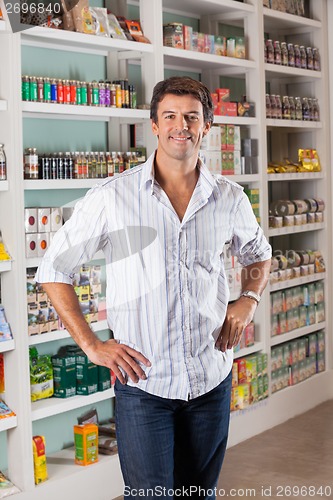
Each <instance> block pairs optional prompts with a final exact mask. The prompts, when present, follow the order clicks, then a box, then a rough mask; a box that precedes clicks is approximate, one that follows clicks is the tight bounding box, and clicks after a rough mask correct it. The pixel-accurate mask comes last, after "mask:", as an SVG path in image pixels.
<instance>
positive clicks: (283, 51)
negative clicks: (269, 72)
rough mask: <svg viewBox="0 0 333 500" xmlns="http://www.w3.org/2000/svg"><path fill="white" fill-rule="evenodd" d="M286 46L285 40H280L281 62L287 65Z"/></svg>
mask: <svg viewBox="0 0 333 500" xmlns="http://www.w3.org/2000/svg"><path fill="white" fill-rule="evenodd" d="M288 61H289V59H288V47H287V43H286V42H281V64H282V66H288V64H289V62H288Z"/></svg>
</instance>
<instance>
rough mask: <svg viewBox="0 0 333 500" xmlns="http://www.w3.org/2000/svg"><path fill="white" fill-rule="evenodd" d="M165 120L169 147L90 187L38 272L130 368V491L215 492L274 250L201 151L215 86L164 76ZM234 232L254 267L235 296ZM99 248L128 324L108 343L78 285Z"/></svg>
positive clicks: (111, 311)
mask: <svg viewBox="0 0 333 500" xmlns="http://www.w3.org/2000/svg"><path fill="white" fill-rule="evenodd" d="M151 120H152V131H153V133H154V134H155V135H156V136H157V138H158V147H157V150H156V152H155V153H154V154H153V155H152V156H151V157H150V158H149V159H148V161H147V162H146V163H145V164H143V165H141V166H139V167H136V168H134V169H132V170H130V171H127V172H125V173H124V174H122V175H121V176H119V177H115V178H111V179H106V180H105V181H103V182H101V183H99V184H98V185H97V186H96V187H94V188H93V189H92V190H90V191H89V192H88V193H87V195H86V197H85V198H84V199H83V201H81V202H80V203H78V204H77V206H76V208H75V212H74V214H73V216H72V217H71V219H70V220H69V221H68V222H67V223H66V224H65V226H64V227H63V229H61V230H60V231H59V232H58V233H57V234H56V236H55V238H54V240H53V242H52V245H51V247H50V249H49V251H48V252H47V254H46V256H45V257H44V259H43V262H42V264H41V266H40V268H39V271H38V275H37V281H39V282H42V283H43V284H44V285H43V286H44V288H45V290H46V292H47V293H48V295H49V297H50V299H51V301H52V303H53V305H54V306H55V308H56V310H57V311H58V313H59V315H60V316H61V318H62V321H63V323H64V324H65V326H66V328H67V329H68V331H69V332H70V334H71V335H72V337H73V339H74V340H75V342H76V343H77V344H78V345H79V346H80V347H81V348H82V349H83V350H84V351H85V353H86V354H87V355H88V357H89V358H90V360H91V361H93V362H94V363H96V364H100V365H105V366H108V367H109V368H111V369H112V370H113V371H114V373H115V374H116V376H117V381H116V385H115V395H116V421H117V437H118V448H119V457H120V462H121V467H122V472H123V475H124V481H125V492H124V495H125V496H126V497H128V498H136V497H138V496H147V497H149V498H157V497H160V496H163V497H164V498H173V496H174V495H175V496H187V494H188V492H191V495H192V497H194V498H197V497H201V498H215V494H214V491H213V489H214V488H215V487H216V484H217V480H218V475H219V472H220V468H221V465H222V461H223V457H224V453H225V448H226V443H227V436H228V426H229V409H230V393H231V373H230V370H231V367H232V361H233V354H232V348H233V346H235V345H236V344H237V343H238V342H239V340H240V336H241V334H242V332H243V330H244V328H245V327H246V326H247V324H248V323H249V322H250V321H251V320H252V318H253V315H254V313H255V310H256V308H257V304H258V302H259V300H260V295H261V293H262V291H263V289H264V288H265V286H266V283H267V279H268V274H269V268H270V257H271V249H270V246H269V244H268V243H267V241H266V239H265V237H264V235H263V233H262V230H261V229H260V227H259V226H258V224H257V222H256V219H255V217H254V215H253V212H252V209H251V206H250V203H249V201H248V199H247V197H246V195H245V194H244V193H243V190H242V188H241V187H240V186H239V185H237V184H235V183H233V182H230V181H228V180H227V179H225V178H224V177H222V176H220V175H212V174H211V173H210V172H209V171H208V169H207V168H206V167H205V165H203V163H202V162H201V161H200V160H199V158H198V151H199V148H200V143H201V140H202V138H203V136H205V135H206V134H207V133H208V132H209V130H210V127H211V124H212V122H213V106H212V101H211V97H210V93H209V91H208V89H207V88H206V87H205V86H204V85H202V84H201V83H200V82H197V81H195V80H192V79H191V78H183V77H174V78H169V79H167V80H165V81H162V82H159V83H158V84H157V85H156V86H155V89H154V93H153V97H152V102H151ZM135 236H136V237H135ZM226 242H230V243H231V246H232V249H233V252H234V254H235V255H237V257H238V259H239V261H240V263H241V264H242V265H243V266H244V271H245V272H244V274H243V294H242V295H241V296H240V298H239V299H238V300H237V301H235V302H234V303H232V304H229V305H228V298H229V290H228V285H227V281H226V276H225V270H224V265H223V257H222V250H223V247H224V244H225V243H226ZM99 249H103V250H104V253H105V258H106V264H107V265H106V271H107V309H108V322H109V326H110V328H111V329H112V330H113V332H114V339H112V340H108V341H107V342H102V341H100V340H99V339H98V338H97V337H96V336H95V335H94V333H93V332H92V331H91V330H90V328H89V326H88V325H87V323H86V322H85V320H84V317H83V316H82V313H81V311H80V307H79V304H78V301H77V298H76V295H75V292H74V289H73V287H72V285H71V283H72V276H73V272H74V269H76V268H77V267H79V266H80V265H81V264H82V263H83V262H85V261H87V260H89V259H90V258H91V257H92V256H93V255H94V253H95V251H96V250H99ZM134 250H135V251H134ZM160 492H162V495H161V494H160ZM186 492H187V493H186Z"/></svg>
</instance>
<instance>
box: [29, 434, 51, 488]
mask: <svg viewBox="0 0 333 500" xmlns="http://www.w3.org/2000/svg"><path fill="white" fill-rule="evenodd" d="M32 450H33V456H34V473H35V484H39V483H42V482H43V481H46V480H47V479H48V475H47V465H46V455H45V438H44V436H34V437H33V438H32Z"/></svg>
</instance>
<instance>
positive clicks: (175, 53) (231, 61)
mask: <svg viewBox="0 0 333 500" xmlns="http://www.w3.org/2000/svg"><path fill="white" fill-rule="evenodd" d="M163 54H164V61H165V64H166V65H170V64H175V65H181V66H182V67H186V68H191V67H193V68H201V69H203V68H204V69H208V68H210V69H213V68H215V69H221V68H222V69H223V67H224V68H228V67H231V68H237V69H238V70H239V72H240V73H245V72H246V71H247V70H249V69H255V68H256V63H255V61H249V60H248V59H237V58H236V57H226V56H217V55H215V54H206V53H203V52H195V51H193V50H183V49H176V48H174V47H163Z"/></svg>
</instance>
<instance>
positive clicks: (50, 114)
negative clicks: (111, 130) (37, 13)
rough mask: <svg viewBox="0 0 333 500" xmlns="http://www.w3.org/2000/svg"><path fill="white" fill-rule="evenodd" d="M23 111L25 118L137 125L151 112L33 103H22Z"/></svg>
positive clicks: (146, 118) (145, 110)
mask: <svg viewBox="0 0 333 500" xmlns="http://www.w3.org/2000/svg"><path fill="white" fill-rule="evenodd" d="M42 29H43V28H42ZM45 29H46V28H45ZM29 31H30V30H29ZM22 111H23V117H25V118H48V119H61V120H63V119H68V120H92V121H109V119H110V118H122V119H123V120H125V122H127V123H137V122H140V121H144V120H148V119H149V110H147V109H125V108H124V109H123V108H103V107H99V106H81V105H76V104H75V105H71V104H57V103H45V102H32V101H22Z"/></svg>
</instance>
